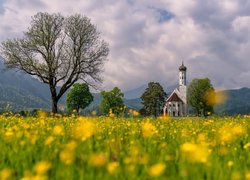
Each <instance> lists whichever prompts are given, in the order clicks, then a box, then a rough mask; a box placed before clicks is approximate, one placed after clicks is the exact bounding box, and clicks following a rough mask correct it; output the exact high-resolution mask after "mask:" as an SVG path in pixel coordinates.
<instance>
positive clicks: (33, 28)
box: [1, 13, 109, 113]
mask: <svg viewBox="0 0 250 180" xmlns="http://www.w3.org/2000/svg"><path fill="white" fill-rule="evenodd" d="M1 52H2V54H3V57H4V61H5V64H6V65H7V67H9V68H17V69H19V70H21V71H23V72H25V73H28V74H30V75H32V76H35V77H36V78H38V79H39V80H40V81H42V82H43V83H46V84H48V85H49V88H50V92H51V99H52V112H53V113H56V112H57V103H58V100H59V99H60V98H61V97H62V95H63V94H64V93H65V92H66V91H67V90H68V89H69V88H70V87H71V86H72V85H73V84H74V83H75V82H77V81H78V80H83V81H84V82H87V83H89V84H91V83H92V82H100V81H101V78H100V72H101V69H102V65H103V62H104V60H106V58H107V55H108V52H109V49H108V44H107V43H106V42H104V41H103V40H102V39H101V38H100V33H99V32H98V31H97V29H96V26H95V25H93V24H92V23H91V21H90V19H89V18H88V17H86V16H82V15H79V14H75V15H71V16H68V17H63V16H62V15H61V14H48V13H38V14H36V15H35V16H33V17H32V21H31V24H30V27H29V28H28V30H27V32H25V33H24V36H23V38H16V39H9V40H6V41H4V42H2V45H1ZM57 86H60V88H58V87H57Z"/></svg>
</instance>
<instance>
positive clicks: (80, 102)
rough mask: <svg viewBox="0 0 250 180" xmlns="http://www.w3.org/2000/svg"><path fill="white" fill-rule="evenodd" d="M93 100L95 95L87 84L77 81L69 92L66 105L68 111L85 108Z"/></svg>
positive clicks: (77, 110)
mask: <svg viewBox="0 0 250 180" xmlns="http://www.w3.org/2000/svg"><path fill="white" fill-rule="evenodd" d="M92 101H93V95H92V94H91V93H90V91H89V87H88V85H87V84H79V83H76V84H74V85H73V88H72V89H71V90H70V91H69V93H68V94H67V99H66V105H67V109H68V111H70V112H71V111H72V110H76V112H77V114H79V110H80V108H81V109H85V108H86V107H87V106H88V105H89V104H90V103H91V102H92Z"/></svg>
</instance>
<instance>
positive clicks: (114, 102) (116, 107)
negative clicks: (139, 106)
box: [100, 87, 125, 115]
mask: <svg viewBox="0 0 250 180" xmlns="http://www.w3.org/2000/svg"><path fill="white" fill-rule="evenodd" d="M101 96H102V101H101V104H100V110H101V112H103V113H105V114H108V113H109V112H110V110H111V111H112V113H113V114H115V115H122V114H123V113H124V111H125V105H124V103H123V100H122V98H123V96H124V94H123V93H122V92H121V90H120V89H119V88H118V87H114V88H113V90H111V91H102V92H101Z"/></svg>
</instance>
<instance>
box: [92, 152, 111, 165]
mask: <svg viewBox="0 0 250 180" xmlns="http://www.w3.org/2000/svg"><path fill="white" fill-rule="evenodd" d="M106 162H107V157H106V155H105V154H104V153H99V154H92V155H91V156H90V158H89V163H90V164H91V165H92V166H95V167H101V166H104V165H105V164H106Z"/></svg>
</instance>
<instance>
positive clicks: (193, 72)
mask: <svg viewBox="0 0 250 180" xmlns="http://www.w3.org/2000/svg"><path fill="white" fill-rule="evenodd" d="M3 3H4V4H3ZM1 7H2V9H4V11H1ZM159 10H162V11H159ZM38 11H47V12H49V13H54V12H60V13H62V14H63V15H69V14H73V13H82V14H85V15H87V16H88V17H90V18H91V20H92V22H93V23H94V24H96V25H97V28H98V29H99V31H101V35H102V37H103V38H104V39H105V40H106V41H107V42H108V43H109V44H110V55H109V61H108V62H107V63H106V64H105V71H104V73H103V77H104V84H103V87H104V88H108V89H110V88H112V87H114V86H119V87H121V88H122V89H123V90H128V89H132V88H136V87H138V86H140V85H142V84H146V83H148V82H149V81H159V82H164V83H166V84H169V85H173V84H176V83H178V79H177V76H178V66H179V65H180V63H181V61H182V60H184V62H185V64H186V65H187V66H188V79H189V81H190V80H191V79H192V78H195V77H206V76H208V77H209V78H210V79H211V80H212V82H213V83H214V85H215V86H220V87H222V86H223V87H224V88H235V87H240V86H248V87H250V82H248V80H246V76H247V75H248V74H249V70H248V69H247V68H246V67H250V62H249V60H248V57H250V53H249V52H250V51H249V48H250V38H249V34H250V33H249V30H250V28H249V27H250V26H249V24H250V18H249V17H250V3H248V2H247V1H244V0H239V1H231V0H221V1H217V0H182V1H173V0H155V1H151V0H145V1H139V0H133V1H132V0H120V1H117V0H105V1H104V0H84V1H79V0H65V1H61V0H53V1H50V0H40V1H39V0H36V1H32V3H31V1H28V0H21V1H17V0H8V1H4V2H2V1H0V21H1V24H0V40H4V39H6V38H12V37H17V36H21V35H22V32H23V31H25V30H26V29H27V27H28V26H29V22H30V19H31V18H30V17H31V16H32V15H34V14H35V13H36V12H38ZM1 12H3V13H1ZM162 12H164V13H165V15H167V14H168V13H169V14H170V15H171V16H170V17H169V18H166V17H161V16H164V13H162ZM161 13H162V14H161ZM161 18H162V19H163V21H161V20H160V19H161Z"/></svg>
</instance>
